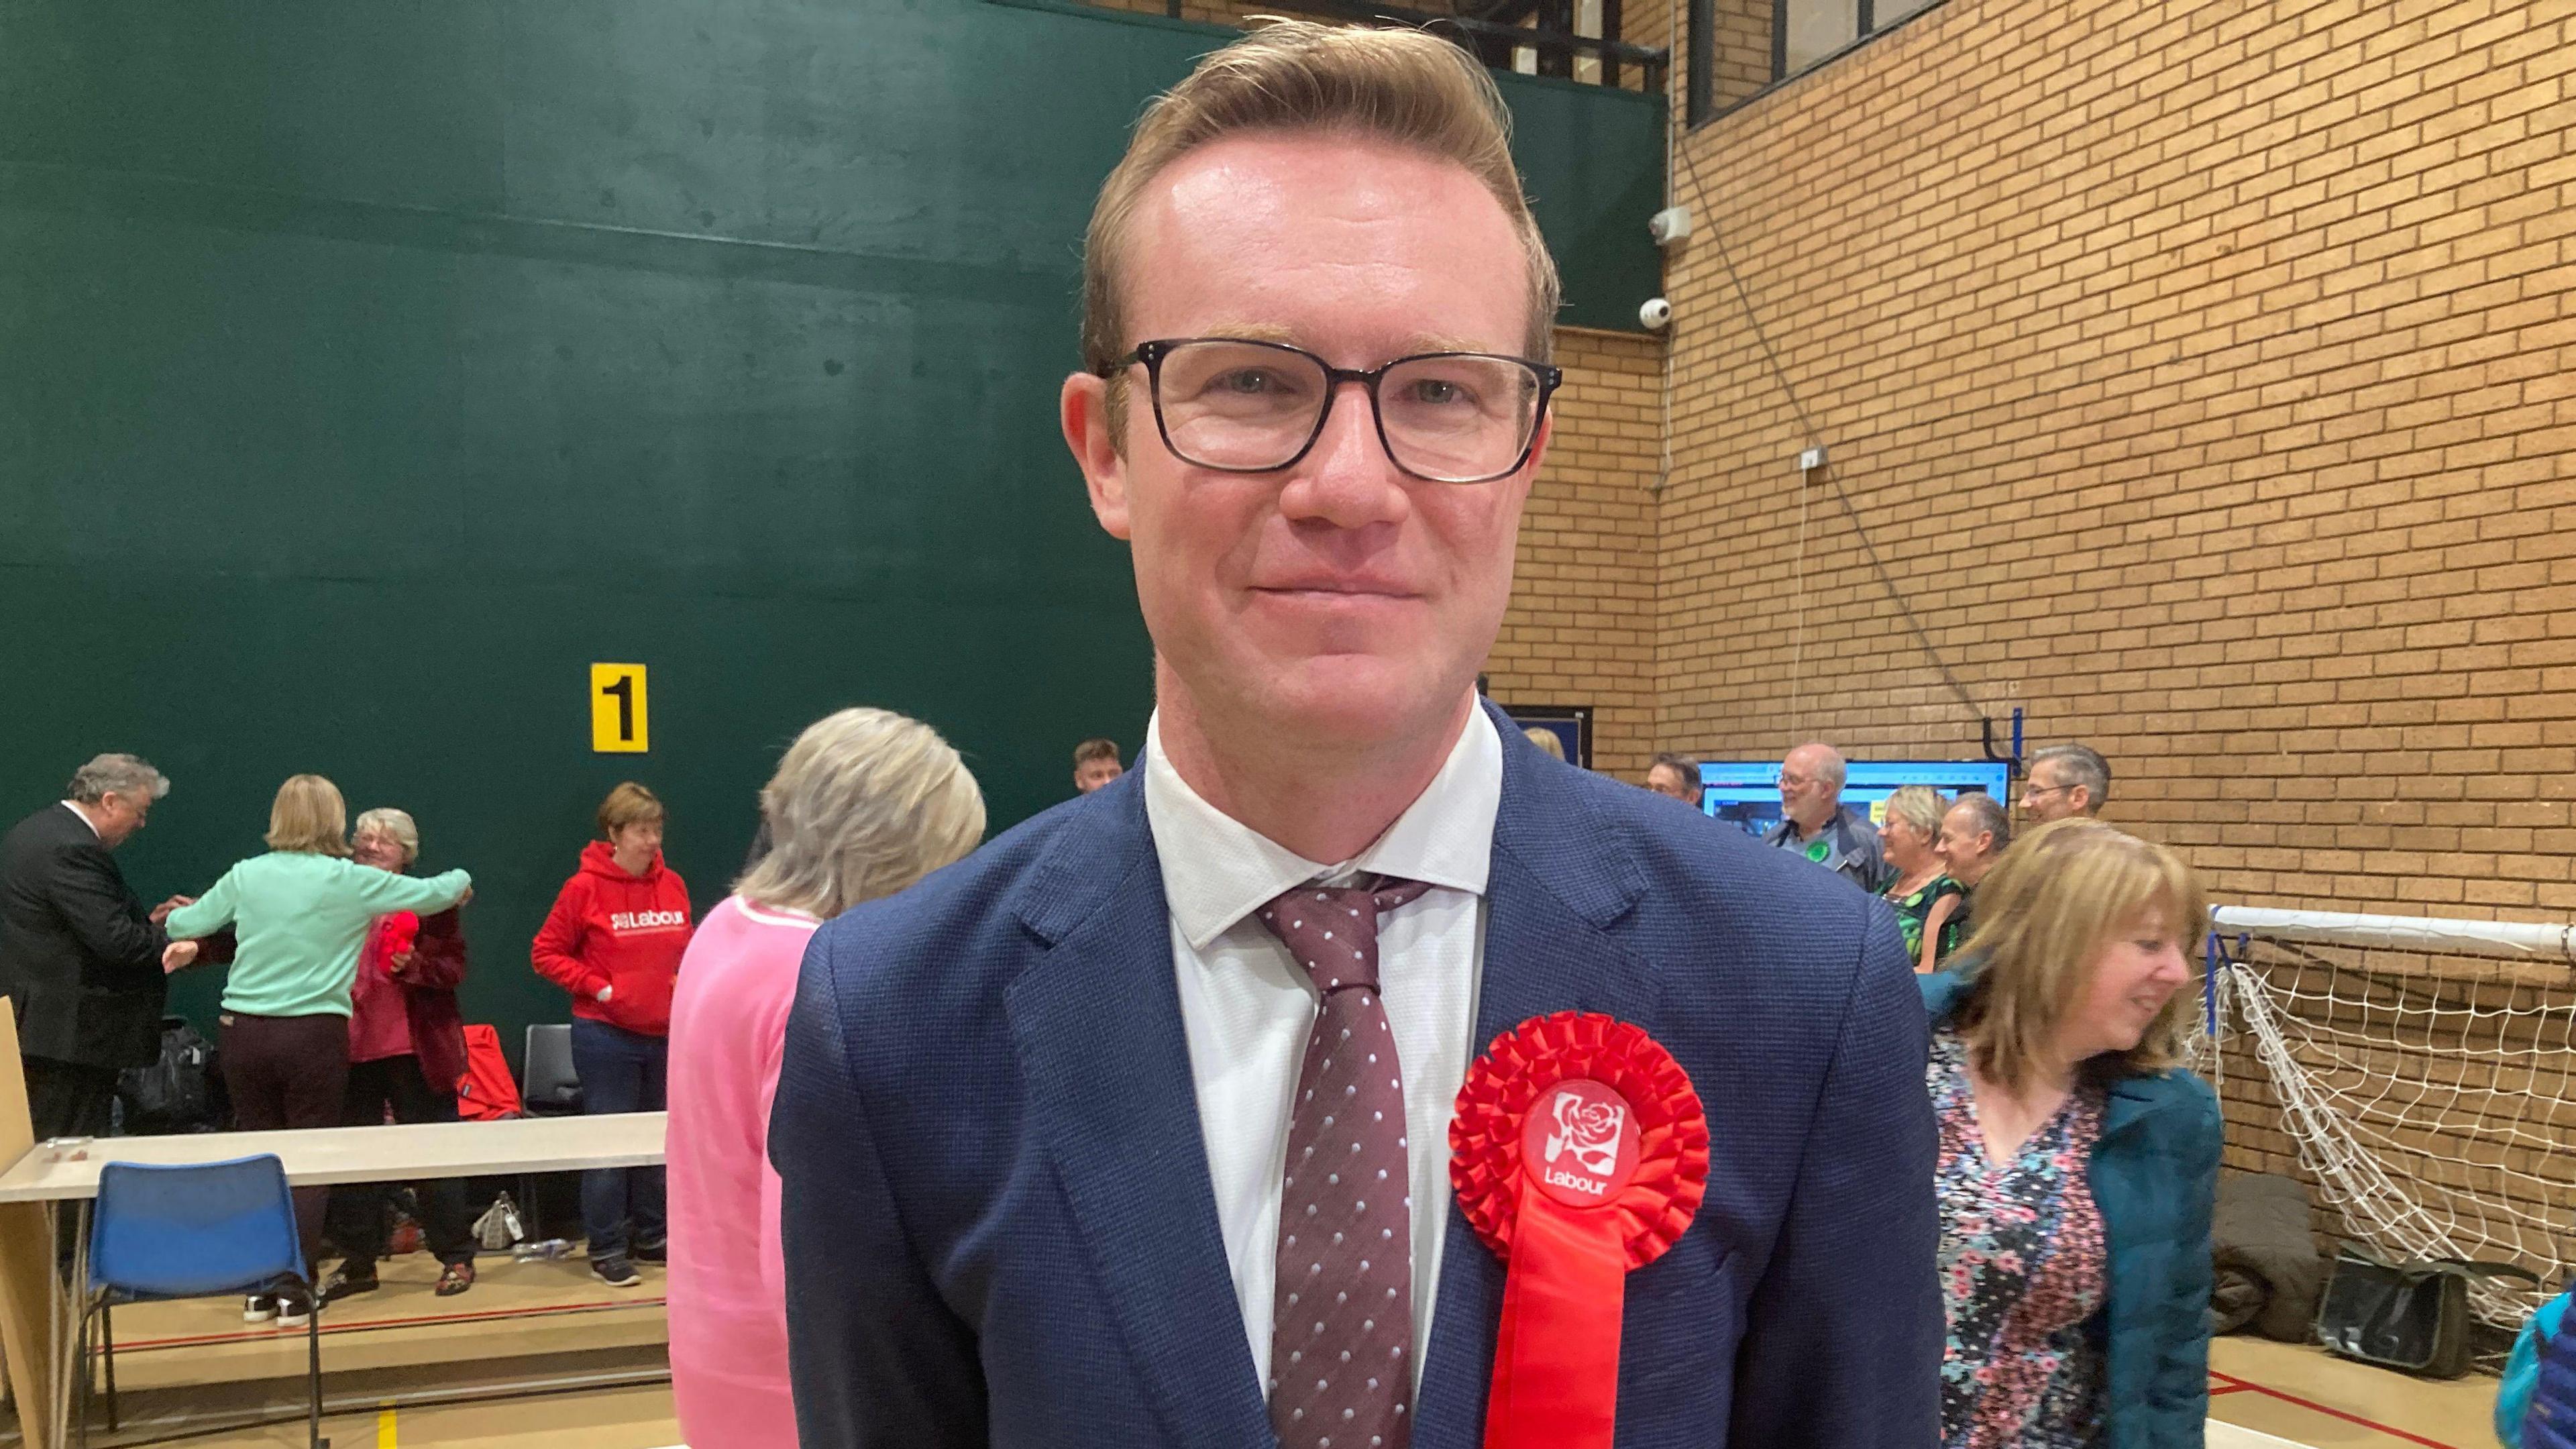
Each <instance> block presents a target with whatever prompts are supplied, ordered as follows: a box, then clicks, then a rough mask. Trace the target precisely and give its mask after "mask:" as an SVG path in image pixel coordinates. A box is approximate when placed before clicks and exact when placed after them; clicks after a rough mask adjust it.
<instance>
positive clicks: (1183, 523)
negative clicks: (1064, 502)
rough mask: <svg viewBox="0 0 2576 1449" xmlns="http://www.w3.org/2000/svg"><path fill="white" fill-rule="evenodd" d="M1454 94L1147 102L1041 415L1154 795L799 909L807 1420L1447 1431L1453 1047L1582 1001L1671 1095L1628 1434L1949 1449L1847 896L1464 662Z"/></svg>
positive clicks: (1064, 1429) (1294, 82)
mask: <svg viewBox="0 0 2576 1449" xmlns="http://www.w3.org/2000/svg"><path fill="white" fill-rule="evenodd" d="M1502 121H1503V112H1502V108H1501V103H1500V100H1499V98H1498V96H1497V95H1496V93H1495V91H1494V88H1493V84H1492V82H1491V80H1490V79H1489V78H1488V77H1487V76H1486V75H1485V74H1484V72H1483V71H1482V70H1481V69H1479V68H1478V67H1477V66H1476V65H1475V64H1474V63H1473V62H1472V61H1471V60H1469V59H1467V58H1466V57H1465V56H1464V54H1463V53H1462V52H1460V51H1458V50H1456V49H1455V48H1453V47H1451V46H1449V45H1447V44H1446V43H1444V42H1441V41H1438V40H1436V39H1433V38H1430V37H1428V36H1424V35H1420V34H1413V33H1405V32H1377V31H1358V30H1328V29H1323V28H1320V27H1316V26H1310V25H1303V24H1280V25H1275V26H1272V27H1270V28H1268V29H1265V30H1263V31H1261V32H1259V33H1257V34H1255V35H1253V36H1251V37H1249V38H1247V39H1245V40H1243V41H1241V42H1238V43H1236V44H1235V45H1232V46H1229V47H1227V48H1226V49H1225V50H1222V51H1219V52H1217V53H1216V54H1215V55H1213V56H1211V57H1210V58H1209V59H1208V60H1206V61H1205V62H1203V63H1202V64H1201V66H1200V68H1199V69H1198V71H1197V72H1196V73H1195V74H1194V75H1193V76H1192V78H1191V79H1190V80H1189V81H1187V82H1185V83H1184V84H1183V85H1182V86H1181V87H1180V88H1178V89H1177V90H1176V91H1174V92H1173V93H1172V94H1171V95H1170V96H1168V97H1166V98H1164V99H1163V100H1161V101H1159V102H1157V103H1156V105H1155V107H1154V108H1153V109H1152V110H1151V111H1149V112H1148V114H1147V116H1146V118H1145V119H1144V120H1143V121H1142V122H1141V123H1140V125H1139V127H1138V129H1137V133H1136V135H1135V137H1134V139H1133V141H1132V143H1131V145H1130V148H1129V152H1128V156H1127V159H1126V160H1125V161H1124V162H1123V163H1122V164H1121V166H1120V167H1119V169H1118V171H1117V172H1115V173H1114V174H1113V175H1112V176H1111V177H1110V179H1109V181H1108V182H1107V183H1106V185H1105V186H1104V188H1103V191H1102V196H1101V199H1100V203H1099V207H1098V210H1097V211H1096V212H1095V215H1094V219H1093V223H1092V228H1091V235H1090V240H1089V245H1088V248H1087V254H1086V267H1087V277H1086V303H1087V310H1086V318H1085V326H1084V348H1085V353H1086V357H1085V362H1086V365H1087V370H1086V371H1085V372H1083V373H1080V374H1077V375H1076V376H1074V377H1072V378H1070V379H1068V380H1067V382H1066V383H1065V386H1064V392H1063V402H1062V414H1063V426H1064V432H1065V437H1066V440H1067V441H1068V443H1069V444H1070V445H1071V446H1072V449H1073V452H1074V456H1075V458H1076V460H1077V461H1078V462H1079V463H1080V464H1081V466H1082V469H1083V472H1084V475H1085V477H1086V478H1087V480H1088V483H1089V487H1090V496H1091V502H1092V507H1093V511H1094V513H1095V514H1096V515H1097V517H1098V518H1099V521H1100V523H1101V526H1102V527H1104V528H1105V529H1107V530H1108V531H1109V532H1110V533H1111V534H1113V535H1115V536H1116V537H1118V538H1121V539H1124V540H1127V541H1128V542H1129V544H1130V546H1131V549H1132V552H1133V555H1134V560H1135V568H1136V581H1137V594H1138V599H1139V602H1140V603H1141V605H1142V608H1143V611H1144V616H1145V620H1146V624H1147V626H1148V628H1149V629H1150V631H1151V633H1152V635H1153V638H1154V644H1155V653H1156V690H1157V711H1156V714H1155V717H1154V720H1153V722H1152V725H1151V727H1150V729H1149V732H1148V735H1147V739H1146V743H1145V747H1144V749H1143V751H1142V752H1141V754H1140V757H1139V760H1138V766H1137V768H1136V769H1135V770H1134V771H1133V772H1131V773H1130V774H1129V775H1128V776H1126V777H1125V778H1124V779H1121V780H1120V781H1118V782H1117V783H1116V784H1113V785H1111V786H1109V787H1107V788H1105V789H1103V790H1100V791H1098V792H1097V793H1094V794H1092V795H1089V796H1086V797H1084V798H1082V799H1080V800H1077V801H1072V802H1068V803H1066V804H1065V805H1062V806H1059V807H1057V808H1056V809H1053V810H1050V811H1048V812H1047V813H1045V814H1043V815H1040V816H1039V817H1037V818H1036V819H1033V820H1031V821H1029V822H1027V823H1026V824H1024V825H1022V826H1020V827H1019V828H1017V829H1015V830H1013V831H1011V832H1009V833H1008V834H1006V835H1004V836H1002V837H1000V838H999V839H997V840H995V841H993V842H991V843H990V844H988V845H986V846H985V847H984V848H983V850H981V851H980V852H978V853H977V854H976V855H975V856H974V857H972V858H971V859H969V860H967V861H965V862H963V863H961V864H959V865H958V866H956V867H953V868H951V869H949V870H947V871H944V872H941V873H939V874H937V875H934V876H932V877H931V878H929V879H928V880H926V881H924V882H923V883H922V884H921V885H919V886H917V887H915V888H914V889H912V890H911V891H908V892H906V893H904V894H903V895H900V896H897V897H894V898H891V899H889V900H885V901H880V902H876V903H874V904H871V905H868V906H863V907H861V908H859V909H858V910H855V911H852V912H851V913H849V914H848V915H846V916H843V917H842V918H841V919H839V920H838V921H835V922H833V923H832V924H830V925H828V926H826V927H824V928H823V930H822V931H821V932H820V933H819V934H818V935H817V936H816V938H815V941H814V944H813V947H812V949H811V951H810V952H809V954H808V956H807V958H806V963H805V970H804V978H803V982H802V985H801V988H800V991H799V994H798V998H797V1002H796V1007H795V1010H794V1013H793V1015H792V1017H791V1019H790V1022H789V1026H788V1038H787V1046H786V1055H785V1062H784V1067H783V1070H782V1073H781V1075H780V1078H779V1085H778V1093H777V1099H776V1107H775V1111H774V1114H773V1117H772V1120H771V1126H770V1153H771V1157H772V1160H773V1161H774V1162H775V1163H776V1165H777V1167H778V1170H779V1173H780V1175H781V1177H782V1179H783V1191H784V1197H783V1210H782V1216H783V1223H784V1233H785V1242H786V1277H787V1297H788V1322H789V1328H790V1333H791V1340H792V1344H793V1352H792V1365H791V1366H792V1369H793V1374H794V1380H795V1388H796V1409H797V1420H798V1425H799V1430H800V1435H801V1438H802V1440H803V1443H804V1444H805V1446H806V1449H822V1446H870V1449H874V1446H896V1445H900V1446H906V1449H944V1446H968V1445H974V1446H982V1445H1009V1446H1032V1449H1035V1446H1047V1449H1059V1446H1068V1445H1103V1446H1116V1449H1143V1446H1174V1449H1179V1446H1191V1449H1247V1446H1265V1445H1270V1444H1273V1443H1279V1444H1284V1445H1287V1446H1291V1449H1309V1446H1312V1449H1361V1446H1373V1449H1407V1446H1412V1449H1469V1446H1473V1445H1476V1444H1478V1443H1479V1442H1480V1441H1481V1439H1482V1436H1483V1419H1484V1412H1485V1402H1486V1393H1487V1388H1488V1385H1489V1382H1490V1378H1491V1373H1492V1366H1493V1356H1494V1340H1495V1331H1496V1325H1497V1321H1498V1317H1499V1314H1500V1310H1501V1301H1502V1290H1503V1284H1504V1274H1505V1267H1504V1264H1503V1263H1502V1262H1501V1261H1500V1260H1499V1259H1497V1258H1496V1257H1495V1256H1494V1254H1493V1253H1492V1252H1490V1251H1489V1250H1488V1249H1487V1248H1486V1247H1485V1246H1484V1244H1483V1243H1482V1242H1480V1241H1479V1240H1478V1239H1477V1238H1476V1236H1475V1235H1474V1233H1473V1232H1472V1230H1471V1229H1469V1228H1468V1226H1467V1224H1466V1222H1465V1220H1464V1218H1463V1217H1462V1216H1461V1215H1460V1213H1459V1212H1458V1210H1457V1208H1456V1206H1455V1205H1454V1203H1453V1202H1452V1201H1451V1195H1450V1191H1449V1182H1448V1153H1447V1129H1448V1123H1449V1118H1450V1114H1451V1105H1452V1102H1453V1100H1454V1098H1455V1096H1456V1094H1457V1091H1458V1089H1459V1085H1460V1082H1461V1080H1462V1079H1463V1077H1464V1075H1465V1073H1466V1070H1467V1067H1468V1065H1469V1063H1470V1062H1471V1061H1472V1060H1473V1058H1474V1056H1475V1055H1476V1054H1477V1053H1478V1052H1480V1051H1481V1050H1483V1048H1484V1045H1485V1044H1486V1043H1488V1042H1490V1041H1491V1040H1493V1038H1495V1037H1496V1036H1497V1035H1499V1034H1501V1033H1503V1032H1505V1031H1508V1030H1510V1029H1511V1028H1512V1027H1514V1026H1515V1025H1517V1024H1518V1023H1520V1022H1522V1021H1524V1020H1526V1019H1528V1018H1530V1017H1533V1016H1537V1015H1541V1014H1544V1013H1549V1012H1555V1011H1560V1010H1566V1009H1580V1010H1585V1011H1594V1012H1604V1013H1608V1014H1610V1015H1613V1016H1616V1017H1618V1018H1620V1019H1622V1020H1625V1021H1629V1022H1633V1023H1636V1024H1637V1025H1639V1026H1641V1027H1643V1028H1644V1029H1645V1030H1646V1031H1648V1032H1649V1033H1651V1034H1652V1035H1653V1036H1654V1037H1655V1039H1656V1040H1658V1041H1660V1042H1661V1043H1663V1044H1664V1046H1666V1047H1667V1048H1669V1049H1670V1050H1671V1051H1672V1053H1673V1055H1674V1056H1675V1057H1676V1058H1677V1059H1678V1060H1679V1061H1680V1063H1681V1064H1682V1066H1683V1067H1684V1068H1685V1069H1686V1070H1687V1071H1688V1072H1689V1073H1690V1076H1691V1079H1692V1081H1693V1082H1694V1084H1695V1085H1696V1087H1697V1089H1698V1092H1699V1095H1700V1098H1701V1100H1702V1101H1703V1102H1704V1103H1705V1105H1706V1108H1707V1112H1708V1118H1709V1127H1710V1133H1711V1147H1710V1153H1709V1158H1710V1168H1709V1182H1708V1190H1707V1198H1706V1201H1705V1203H1704V1204H1703V1205H1702V1207H1701V1208H1700V1210H1699V1213H1698V1216H1697V1217H1696V1218H1695V1219H1694V1220H1693V1222H1692V1223H1691V1226H1690V1228H1689V1230H1688V1231H1687V1232H1686V1233H1684V1234H1683V1235H1682V1236H1681V1238H1680V1240H1679V1241H1678V1242H1677V1243H1676V1244H1675V1245H1674V1247H1673V1248H1672V1249H1671V1250H1670V1251H1669V1252H1667V1253H1666V1254H1665V1255H1664V1256H1663V1257H1661V1258H1660V1259H1658V1260H1656V1261H1655V1262H1654V1263H1652V1264H1651V1265H1649V1266H1647V1267H1645V1268H1643V1269H1640V1270H1638V1271H1636V1272H1634V1273H1632V1274H1631V1275H1629V1278H1628V1282H1627V1291H1626V1299H1625V1309H1624V1313H1625V1318H1624V1322H1623V1336H1622V1342H1621V1345H1620V1356H1619V1365H1618V1384H1617V1393H1618V1407H1617V1425H1618V1429H1617V1433H1618V1443H1619V1444H1621V1445H1623V1446H1639V1449H1645V1446H1654V1449H1663V1446H1674V1449H1680V1446H1693V1449H1702V1446H1716V1445H1735V1446H1740V1449H1917V1446H1920V1449H1929V1446H1931V1445H1933V1444H1934V1443H1935V1442H1936V1440H1937V1437H1938V1404H1937V1393H1938V1391H1937V1374H1938V1366H1939V1363H1940V1359H1941V1345H1942V1322H1941V1306H1940V1299H1939V1296H1938V1293H1937V1291H1936V1284H1935V1281H1934V1269H1933V1254H1934V1242H1935V1232H1936V1226H1935V1214H1934V1205H1933V1197H1932V1187H1931V1171H1932V1160H1933V1149H1934V1136H1933V1122H1932V1114H1931V1108H1930V1104H1929V1098H1928V1096H1927V1094H1926V1092H1925V1088H1924V1063H1925V1054H1926V1046H1927V1028H1926V1025H1925V1018H1924V1014H1923V1009H1922V1006H1921V1003H1920V1000H1919V998H1918V994H1917V992H1916V990H1915V986H1914V982H1913V979H1912V974H1911V972H1910V971H1909V970H1908V962H1907V960H1906V957H1905V953H1904V950H1903V948H1902V947H1901V946H1900V945H1899V944H1898V939H1897V933H1896V927H1895V922H1894V919H1893V918H1892V917H1891V916H1890V915H1889V914H1888V913H1887V911H1886V910H1885V909H1884V907H1883V906H1881V905H1880V904H1879V903H1878V902H1875V901H1873V900H1870V899H1869V898H1867V897H1865V896H1863V895H1861V894H1859V893H1857V892H1854V891H1851V890H1849V889H1847V888H1845V887H1844V886H1842V885H1841V884H1840V883H1838V882H1835V881H1833V880H1831V879H1829V878H1828V877H1826V876H1824V875H1823V874H1821V873H1819V872H1816V871H1813V870H1810V869H1808V868H1806V866H1805V864H1804V862H1799V861H1787V860H1783V859H1781V858H1780V856H1779V854H1778V853H1777V852H1774V851H1765V850H1762V849H1760V848H1759V847H1757V846H1755V845H1754V844H1753V843H1752V842H1751V841H1749V840H1747V839H1745V838H1744V837H1742V836H1739V835H1737V834H1736V833H1734V832H1730V831H1712V830H1709V829H1707V828H1706V822H1705V821H1703V820H1700V819H1698V818H1696V817H1695V816H1694V815H1693V814H1692V813H1690V812H1689V811H1687V810H1685V809H1683V808H1681V807H1678V806H1675V805H1674V804H1672V803H1671V802H1670V801H1666V800H1662V799H1660V798H1658V797H1656V796H1654V795H1652V794H1649V793H1647V792H1645V791H1641V790H1634V789H1630V788H1627V787H1624V786H1621V785H1618V784H1615V783H1613V782H1611V781H1609V780H1607V779H1604V778H1601V777H1598V776H1594V775H1590V774H1587V773H1585V772H1583V771H1579V770H1575V769H1571V768H1569V767H1567V766H1565V765H1563V764H1560V763H1558V762H1555V761H1552V760H1549V759H1546V758H1544V757H1542V756H1541V755H1540V754H1539V753H1538V751H1537V750H1535V749H1534V748H1531V747H1530V746H1529V745H1528V743H1527V742H1526V741H1525V740H1524V739H1522V738H1521V736H1520V734H1519V732H1518V731H1517V730H1515V729H1511V728H1509V727H1508V721H1506V720H1505V719H1504V718H1503V717H1502V716H1501V715H1500V714H1498V713H1496V712H1494V711H1492V710H1490V709H1488V708H1482V707H1480V705H1479V703H1478V701H1477V699H1476V696H1475V687H1474V681H1475V677H1476V672H1477V669H1478V668H1479V666H1480V665H1481V664H1482V662H1483V660H1484V658H1485V655H1486V652H1487V650H1488V649H1489V648H1490V647H1491V645H1492V643H1493V641H1494V638H1495V635H1496V633H1497V631H1498V630H1499V628H1500V625H1501V620H1502V615H1503V610H1504V607H1505V604H1506V601H1507V600H1508V598H1509V595H1510V591H1511V572H1512V557H1513V546H1514V541H1515V535H1516V532H1517V529H1518V526H1519V519H1520V512H1521V507H1522V503H1523V501H1524V499H1525V498H1526V497H1527V495H1528V491H1529V488H1530V484H1531V480H1532V478H1533V477H1534V475H1535V474H1536V472H1537V470H1538V467H1539V461H1540V458H1541V456H1542V454H1543V453H1544V451H1545V449H1546V445H1547V436H1548V419H1549V414H1548V399H1549V395H1550V394H1551V393H1552V392H1553V391H1554V389H1555V387H1556V384H1557V381H1558V376H1557V373H1556V371H1555V370H1554V369H1553V368H1552V367H1549V366H1548V365H1547V363H1546V361H1545V358H1546V354H1547V350H1548V346H1549V337H1550V323H1551V321H1552V319H1553V317H1554V314H1555V308H1556V279H1555V275H1554V270H1553V267H1552V265H1551V264H1550V262H1549V261H1548V258H1547V254H1546V251H1545V249H1544V247H1543V246H1542V245H1541V244H1540V243H1539V241H1538V234H1537V231H1536V228H1535V227H1534V226H1533V225H1532V223H1531V221H1530V218H1529V212H1528V209H1527V206H1526V204H1525V202H1524V201H1523V199H1522V196H1521V193H1520V189H1519V182H1518V179H1517V177H1516V175H1515V174H1514V172H1513V171H1512V168H1511V158H1510V153H1509V148H1508V146H1507V144H1506V141H1505V134H1504V129H1503V124H1502Z"/></svg>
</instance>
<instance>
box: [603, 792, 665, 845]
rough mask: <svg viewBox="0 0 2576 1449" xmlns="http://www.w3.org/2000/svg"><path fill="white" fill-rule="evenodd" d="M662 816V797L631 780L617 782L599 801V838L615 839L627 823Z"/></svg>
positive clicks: (632, 823) (637, 823) (634, 823)
mask: <svg viewBox="0 0 2576 1449" xmlns="http://www.w3.org/2000/svg"><path fill="white" fill-rule="evenodd" d="M661 818H662V797H660V796H659V795H656V794H654V793H653V792H652V791H650V790H647V789H645V788H644V787H643V786H641V785H638V784H636V783H635V782H634V781H632V780H626V781H622V782H620V783H619V785H618V787H617V788H616V789H614V790H611V791H609V792H608V798H607V799H605V800H602V801H600V802H599V838H600V839H602V840H615V839H616V838H617V832H619V831H621V830H623V829H625V828H626V827H627V826H629V825H639V824H642V823H643V822H644V821H647V820H659V819H661Z"/></svg>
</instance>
